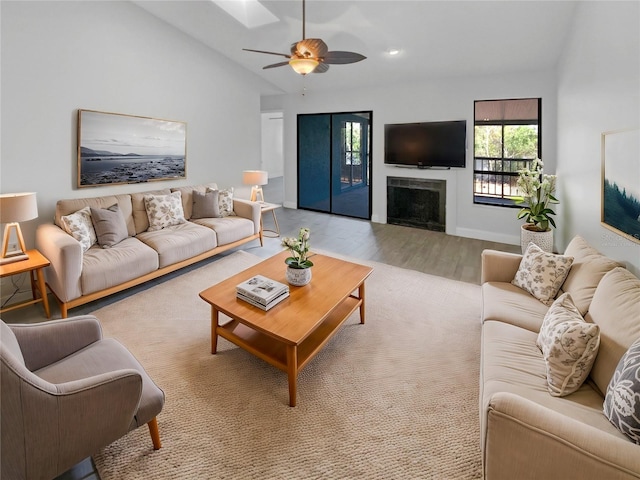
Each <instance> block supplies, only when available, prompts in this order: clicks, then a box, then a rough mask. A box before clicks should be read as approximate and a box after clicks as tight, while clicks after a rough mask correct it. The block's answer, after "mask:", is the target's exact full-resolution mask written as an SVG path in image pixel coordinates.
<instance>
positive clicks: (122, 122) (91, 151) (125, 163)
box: [77, 110, 187, 188]
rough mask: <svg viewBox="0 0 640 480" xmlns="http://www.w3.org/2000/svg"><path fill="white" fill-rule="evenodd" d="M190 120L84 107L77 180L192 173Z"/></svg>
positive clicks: (116, 181) (91, 183) (81, 183)
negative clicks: (189, 166)
mask: <svg viewBox="0 0 640 480" xmlns="http://www.w3.org/2000/svg"><path fill="white" fill-rule="evenodd" d="M186 139H187V124H186V123H185V122H179V121H172V120H162V119H157V118H151V117H142V116H135V115H125V114H121V113H109V112H99V111H95V110H78V153H77V158H78V169H77V186H78V188H84V187H97V186H103V185H120V184H129V183H144V182H153V181H160V180H177V179H183V178H186V173H187V172H186V161H187V142H186Z"/></svg>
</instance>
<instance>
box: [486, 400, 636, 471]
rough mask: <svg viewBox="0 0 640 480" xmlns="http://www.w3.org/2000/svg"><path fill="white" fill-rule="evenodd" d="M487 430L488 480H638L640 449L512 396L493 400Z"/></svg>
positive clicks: (489, 410) (628, 442)
mask: <svg viewBox="0 0 640 480" xmlns="http://www.w3.org/2000/svg"><path fill="white" fill-rule="evenodd" d="M486 428H487V432H486V436H485V444H484V446H483V447H484V448H483V468H484V474H485V477H484V478H485V479H486V480H495V479H513V478H517V479H519V480H527V479H531V480H533V479H540V478H580V479H594V480H595V479H602V478H607V479H638V478H640V445H636V444H634V443H632V442H631V441H630V440H629V441H627V440H624V439H622V438H619V437H616V436H614V435H612V434H610V433H607V432H605V431H602V430H600V429H598V428H596V427H593V426H591V425H587V424H585V423H582V422H579V421H578V420H575V419H573V418H570V417H567V416H565V415H562V414H561V413H558V412H556V411H553V410H550V409H548V408H546V407H543V406H542V405H539V404H537V403H535V402H532V401H530V400H528V399H526V398H524V397H521V396H519V395H516V394H513V393H508V392H500V393H496V394H495V395H493V396H492V397H491V400H490V401H489V406H488V418H487V426H486Z"/></svg>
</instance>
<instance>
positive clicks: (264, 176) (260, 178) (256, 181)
mask: <svg viewBox="0 0 640 480" xmlns="http://www.w3.org/2000/svg"><path fill="white" fill-rule="evenodd" d="M268 181H269V174H268V173H267V172H265V171H264V170H245V171H244V172H242V183H244V184H245V185H252V187H251V201H252V202H258V201H260V202H262V203H264V195H263V193H262V186H261V185H266V184H267V183H268ZM258 196H260V200H258Z"/></svg>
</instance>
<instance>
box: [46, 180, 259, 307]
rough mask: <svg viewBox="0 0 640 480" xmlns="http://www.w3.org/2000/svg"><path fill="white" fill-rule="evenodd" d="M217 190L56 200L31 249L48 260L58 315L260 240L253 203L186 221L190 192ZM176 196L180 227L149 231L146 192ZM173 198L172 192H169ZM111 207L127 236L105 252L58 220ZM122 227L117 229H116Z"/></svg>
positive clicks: (238, 201) (204, 188) (201, 188)
mask: <svg viewBox="0 0 640 480" xmlns="http://www.w3.org/2000/svg"><path fill="white" fill-rule="evenodd" d="M211 190H217V185H216V184H215V183H211V184H205V185H197V186H188V187H179V188H171V189H169V188H166V189H162V190H153V191H145V192H139V193H131V194H122V195H107V196H102V197H92V198H80V199H69V200H59V201H58V202H57V204H56V213H55V219H54V223H53V224H43V225H39V226H38V229H37V231H36V247H37V248H38V250H40V252H42V254H43V255H44V256H45V257H47V259H49V261H50V262H51V266H49V267H47V268H46V270H45V274H46V281H47V285H48V287H49V289H50V290H51V292H53V294H54V295H55V296H56V298H57V300H58V303H59V305H60V309H61V314H62V317H63V318H65V317H66V316H67V313H68V310H69V309H70V308H73V307H77V306H79V305H83V304H85V303H88V302H91V301H93V300H96V299H99V298H102V297H105V296H107V295H111V294H113V293H116V292H119V291H122V290H124V289H127V288H130V287H132V286H135V285H139V284H141V283H143V282H146V281H148V280H151V279H153V278H157V277H159V276H161V275H164V274H166V273H169V272H173V271H175V270H178V269H180V268H182V267H185V266H187V265H191V264H193V263H196V262H198V261H200V260H203V259H206V258H209V257H211V256H213V255H216V254H218V253H220V252H223V251H225V250H228V249H231V248H234V247H237V246H239V245H242V244H244V243H247V242H250V241H252V240H256V239H259V240H260V244H261V245H262V231H261V229H260V215H261V211H260V205H259V204H258V203H256V202H250V201H248V200H242V199H237V198H233V199H232V208H233V213H232V214H231V215H228V216H221V217H215V218H197V219H195V218H192V216H193V215H192V214H193V201H194V198H193V197H194V196H193V192H194V191H197V192H200V193H201V194H204V193H205V192H207V191H211ZM175 192H180V197H181V203H182V210H183V213H184V219H185V220H186V221H184V222H183V223H179V224H176V225H172V226H168V227H166V228H161V229H157V230H150V228H149V218H148V215H147V208H146V205H145V195H149V194H151V195H157V196H165V195H169V194H172V193H175ZM174 196H175V195H174ZM115 204H117V205H118V209H119V211H120V212H121V213H122V216H123V217H124V220H125V223H126V233H125V234H124V236H126V238H124V239H122V240H121V241H119V242H118V243H117V244H115V245H113V246H111V247H110V248H102V247H101V246H100V245H98V244H96V245H93V246H91V248H89V249H88V250H86V251H83V246H82V245H81V243H80V242H79V241H78V240H76V238H74V237H73V236H72V235H70V234H69V233H68V232H67V231H66V229H65V227H66V225H65V224H64V223H63V219H62V217H63V216H67V215H70V214H73V213H74V212H78V211H79V210H81V209H83V208H84V207H92V208H94V209H108V208H109V207H111V206H113V205H115ZM122 228H124V227H122Z"/></svg>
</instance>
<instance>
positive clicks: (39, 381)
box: [0, 315, 164, 480]
mask: <svg viewBox="0 0 640 480" xmlns="http://www.w3.org/2000/svg"><path fill="white" fill-rule="evenodd" d="M0 357H1V359H2V370H1V371H0V381H1V385H0V388H1V390H0V409H1V410H0V416H1V425H0V427H1V444H0V452H2V453H1V455H2V457H1V458H2V462H1V463H2V470H1V471H0V477H2V478H7V479H9V478H11V479H15V480H18V479H41V478H42V479H47V478H54V477H56V476H57V475H59V474H61V473H63V472H65V471H66V470H68V469H69V468H71V467H72V466H73V465H75V464H76V463H78V462H79V461H81V460H83V459H84V458H86V457H89V456H90V455H92V454H95V453H96V452H97V451H98V450H100V449H101V448H103V447H104V446H106V445H109V444H110V443H112V442H113V441H115V440H117V439H118V438H120V437H122V436H123V435H125V434H126V433H127V432H129V431H130V430H133V429H135V428H137V427H139V426H142V425H144V424H145V423H146V424H147V425H148V426H149V431H150V433H151V439H152V441H153V448H154V449H156V450H157V449H159V448H160V446H161V445H160V435H159V433H158V424H157V421H156V416H157V415H158V414H159V413H160V411H161V410H162V407H163V405H164V393H163V391H162V390H160V389H159V388H158V387H157V386H156V385H155V384H154V383H153V381H152V380H151V378H149V376H148V375H147V373H146V372H145V371H144V369H143V368H142V366H141V365H140V364H139V363H138V361H137V360H136V359H135V358H134V357H133V355H131V353H129V351H128V350H127V349H126V348H125V347H124V346H122V345H121V344H120V343H118V342H117V341H116V340H114V339H110V338H102V330H101V328H100V323H99V322H98V320H97V319H96V318H95V317H94V316H91V315H86V316H79V317H75V318H70V319H63V320H56V321H50V322H45V323H38V324H24V325H7V324H6V323H4V322H2V321H1V320H0Z"/></svg>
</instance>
